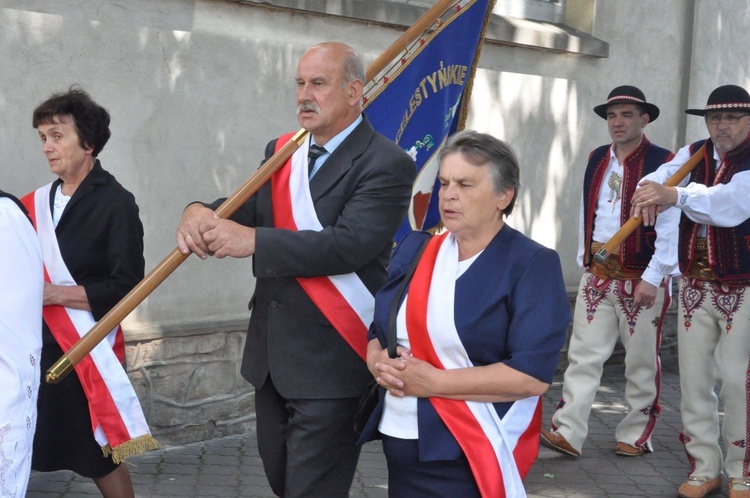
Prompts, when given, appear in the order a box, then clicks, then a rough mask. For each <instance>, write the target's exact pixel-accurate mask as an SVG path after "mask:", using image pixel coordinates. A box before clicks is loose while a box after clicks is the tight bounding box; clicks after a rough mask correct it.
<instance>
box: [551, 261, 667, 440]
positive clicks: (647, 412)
mask: <svg viewBox="0 0 750 498" xmlns="http://www.w3.org/2000/svg"><path fill="white" fill-rule="evenodd" d="M638 282H639V281H638V280H608V279H600V278H599V277H597V276H595V275H593V274H592V273H589V272H588V271H587V272H585V273H584V274H583V277H582V278H581V283H580V285H579V288H578V296H577V297H576V304H575V312H574V316H573V330H572V335H571V338H570V344H569V346H568V362H569V365H568V368H567V369H566V370H565V375H564V377H563V394H562V399H561V400H560V403H559V405H558V409H557V411H556V412H555V413H554V414H553V416H552V428H553V429H554V430H557V431H558V432H559V433H560V434H561V435H562V436H563V437H565V439H567V441H568V442H569V443H570V445H571V446H572V447H573V448H575V449H576V450H578V451H581V448H582V446H583V442H584V441H585V439H586V436H587V435H588V419H589V415H590V414H591V407H592V405H593V403H594V398H595V395H596V390H597V389H598V387H599V384H600V382H601V376H602V369H603V367H604V362H605V361H606V360H607V359H608V358H609V357H610V356H611V355H612V352H613V351H614V348H615V345H616V344H617V339H618V338H619V339H620V340H621V341H622V344H623V346H624V348H625V380H626V385H625V401H626V403H627V408H628V413H627V414H626V415H625V417H624V418H623V419H622V421H621V422H620V423H619V424H618V426H617V429H616V430H615V438H616V440H617V441H621V442H624V443H628V444H631V445H633V446H643V445H646V448H648V449H649V450H652V448H651V433H652V432H653V430H654V426H655V425H656V416H657V414H658V411H659V407H658V404H659V388H660V380H661V365H660V363H659V346H660V342H661V324H662V321H663V318H664V314H665V313H666V310H667V308H668V307H669V304H670V302H671V298H670V297H669V295H668V294H667V293H666V286H665V285H662V286H661V287H660V288H659V289H658V291H657V295H656V301H655V303H654V305H653V306H652V307H651V309H646V308H645V307H639V308H634V307H633V294H634V292H635V288H636V285H637V284H638Z"/></svg>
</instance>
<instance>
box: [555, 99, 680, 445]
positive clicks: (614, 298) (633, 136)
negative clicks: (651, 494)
mask: <svg viewBox="0 0 750 498" xmlns="http://www.w3.org/2000/svg"><path fill="white" fill-rule="evenodd" d="M594 112H595V113H596V114H597V115H599V116H601V117H602V118H604V119H606V120H607V126H608V129H609V134H610V137H611V138H612V143H611V144H609V145H603V146H601V147H598V148H597V149H595V150H594V151H592V152H591V154H590V155H589V162H588V165H587V167H586V173H585V175H584V184H583V201H582V205H581V217H580V227H579V245H578V264H579V265H580V266H582V267H583V268H585V270H586V271H585V272H584V273H583V276H582V277H581V282H580V286H579V289H578V296H577V298H576V305H575V312H574V318H573V331H572V336H571V338H570V344H569V346H568V362H569V365H568V367H567V369H566V370H565V375H564V378H563V393H562V399H561V400H560V403H559V405H558V409H557V411H556V412H555V413H554V415H553V416H552V430H550V431H546V430H543V431H542V435H541V443H542V445H544V446H546V447H547V448H550V449H552V450H555V451H557V452H559V453H562V454H564V455H568V456H571V457H577V456H579V455H580V454H581V449H582V447H583V443H584V441H585V439H586V436H587V434H588V419H589V415H590V413H591V406H592V404H593V402H594V397H595V394H596V390H597V388H598V387H599V383H600V381H601V374H602V368H603V366H604V362H605V361H606V360H607V359H608V358H609V356H610V355H611V354H612V351H613V350H614V347H615V345H616V343H617V340H618V338H619V339H620V340H621V341H622V344H623V346H624V348H625V380H626V386H625V400H626V402H627V406H628V413H627V414H626V416H625V417H624V418H623V420H622V421H621V422H620V423H619V424H618V426H617V428H616V430H615V441H616V444H615V454H616V455H620V456H639V455H642V454H643V452H644V451H653V449H652V447H651V433H652V432H653V430H654V426H655V425H656V417H657V415H658V413H659V389H660V386H659V382H660V377H661V372H660V362H659V345H660V341H661V327H662V323H663V319H664V315H665V313H666V310H667V308H668V307H669V304H670V302H671V297H670V296H671V293H670V279H671V277H670V275H671V274H672V272H673V271H674V270H675V268H676V266H677V247H676V244H677V213H676V212H671V213H670V212H665V213H664V216H663V217H662V218H661V219H660V220H659V223H658V224H657V226H656V227H655V230H654V228H651V227H640V228H639V229H638V230H637V231H636V232H635V233H634V234H633V235H631V236H630V237H628V238H627V239H626V240H625V241H624V242H623V243H622V244H620V246H619V247H618V248H617V249H616V250H615V251H613V253H612V254H611V255H610V256H609V257H608V258H607V259H606V261H605V262H604V263H603V264H599V263H597V262H596V261H594V259H593V255H594V254H596V253H597V251H599V249H601V247H602V245H603V243H605V242H607V241H608V240H609V239H610V238H611V237H612V236H613V235H614V234H615V233H616V232H617V231H618V230H619V229H620V226H621V225H622V224H623V223H625V222H626V221H627V220H628V219H629V217H630V197H631V195H632V193H633V192H634V191H635V189H636V186H637V183H638V180H639V179H640V178H641V177H642V176H643V175H644V174H648V173H650V172H652V171H655V170H656V168H658V167H659V166H660V165H661V164H663V163H664V162H666V161H668V160H670V159H671V158H672V153H671V152H670V151H668V150H666V149H663V148H661V147H658V146H656V145H654V144H652V143H651V142H650V141H649V140H648V139H647V138H646V136H645V135H644V133H643V128H645V126H646V125H647V124H648V123H649V122H652V121H655V120H656V118H658V116H659V108H658V107H657V106H655V105H654V104H651V103H649V102H646V97H645V96H644V94H643V92H642V91H641V90H639V89H638V88H636V87H634V86H628V85H625V86H620V87H617V88H615V89H614V90H612V91H611V92H610V94H609V96H608V98H607V102H605V103H604V104H601V105H598V106H596V107H594Z"/></svg>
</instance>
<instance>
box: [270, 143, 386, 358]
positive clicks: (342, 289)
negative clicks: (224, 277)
mask: <svg viewBox="0 0 750 498" xmlns="http://www.w3.org/2000/svg"><path fill="white" fill-rule="evenodd" d="M291 137H292V134H289V135H284V136H282V137H280V138H279V139H278V141H277V142H276V150H277V151H278V150H279V149H280V148H281V147H282V146H283V145H284V144H285V143H287V142H288V141H289V140H290V139H291ZM308 149H309V143H308V141H305V143H304V144H303V145H302V146H301V147H300V148H299V149H297V151H296V152H295V153H294V154H292V157H290V158H289V160H288V161H287V162H286V164H284V166H282V167H281V168H280V169H279V170H278V171H276V173H274V174H273V176H272V177H271V192H272V194H271V197H272V199H273V201H272V202H273V219H274V226H275V227H277V228H286V229H288V230H295V231H296V230H315V231H318V232H319V231H321V230H323V225H321V224H320V221H319V220H318V218H317V215H316V213H315V206H314V205H313V200H312V196H311V195H310V186H309V183H308V178H307V160H308V159H307V151H308ZM297 281H298V282H299V283H300V285H301V286H302V288H303V289H304V290H305V292H306V293H307V295H308V296H309V297H310V299H312V301H313V302H314V303H315V305H316V306H317V307H318V309H319V310H320V311H321V312H322V313H323V315H324V316H325V317H326V318H327V319H328V321H329V322H331V325H333V327H334V328H335V329H336V331H337V332H338V333H339V334H341V337H343V338H344V340H345V341H346V342H347V343H348V344H349V345H350V346H351V347H352V349H354V351H356V352H357V354H359V356H360V357H362V359H364V358H365V355H366V352H367V329H368V328H369V326H370V323H371V322H372V317H373V310H374V306H375V298H374V297H373V295H372V294H371V293H370V291H369V290H367V287H366V286H365V284H364V283H363V282H362V280H360V278H359V276H358V275H357V274H356V273H348V274H346V275H331V276H326V277H312V278H297Z"/></svg>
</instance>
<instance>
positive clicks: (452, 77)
mask: <svg viewBox="0 0 750 498" xmlns="http://www.w3.org/2000/svg"><path fill="white" fill-rule="evenodd" d="M488 1H489V0H473V1H471V0H469V1H462V2H460V3H458V8H460V10H458V11H457V12H456V13H455V14H453V15H452V17H450V18H449V19H448V20H446V21H445V22H443V23H442V24H441V25H440V26H439V27H438V28H437V29H436V30H435V32H434V34H432V35H429V36H425V38H424V40H423V42H422V44H421V45H420V43H417V46H416V48H413V49H412V50H413V53H411V54H409V56H408V57H404V59H402V60H401V62H400V65H399V67H398V68H397V69H395V70H393V71H392V74H388V75H387V80H386V81H385V82H381V87H382V88H380V89H379V90H378V91H375V92H372V94H369V95H367V97H368V99H369V101H368V102H367V108H366V110H365V113H366V114H367V116H368V118H369V119H370V122H371V123H372V125H373V126H374V127H375V129H376V130H377V131H379V132H380V133H382V134H383V135H385V136H386V137H388V138H390V139H391V140H393V141H394V142H396V143H397V144H398V145H400V146H401V147H402V148H403V149H404V150H406V151H407V152H408V153H409V155H411V157H412V158H413V159H414V161H415V162H416V163H417V169H418V174H417V179H416V181H415V182H414V187H413V189H412V202H411V205H410V206H409V215H408V217H407V220H406V221H405V222H404V225H403V226H402V227H401V228H400V229H399V231H398V233H397V235H396V240H400V239H401V237H403V236H404V235H406V234H407V233H408V232H410V231H412V230H422V229H428V228H431V227H433V226H435V225H436V224H437V222H438V221H439V220H440V214H439V212H438V206H437V195H434V196H433V195H432V194H433V192H435V193H437V189H438V188H439V184H438V182H437V181H436V178H437V172H438V164H437V152H438V150H439V149H440V147H441V146H442V144H443V143H444V142H445V140H446V139H447V138H448V137H449V136H450V135H451V134H453V133H454V132H456V131H457V128H458V126H459V117H460V109H461V107H462V103H463V99H464V97H465V95H466V94H467V93H468V92H467V90H470V88H471V85H470V83H471V78H473V73H472V68H473V66H474V59H475V55H476V53H477V48H478V46H479V43H480V42H481V40H480V36H481V33H482V27H483V26H484V21H485V17H486V15H487V6H488ZM384 83H387V85H386V84H384Z"/></svg>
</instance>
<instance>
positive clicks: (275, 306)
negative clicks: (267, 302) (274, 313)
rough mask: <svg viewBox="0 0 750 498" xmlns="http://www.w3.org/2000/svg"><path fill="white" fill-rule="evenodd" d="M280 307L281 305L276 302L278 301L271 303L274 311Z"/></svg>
mask: <svg viewBox="0 0 750 498" xmlns="http://www.w3.org/2000/svg"><path fill="white" fill-rule="evenodd" d="M278 307H279V303H278V302H276V301H271V308H274V309H276V308H278Z"/></svg>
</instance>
